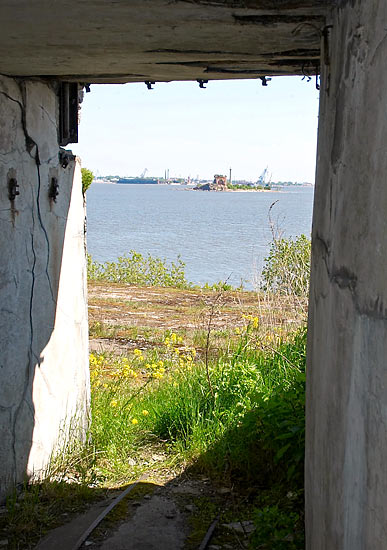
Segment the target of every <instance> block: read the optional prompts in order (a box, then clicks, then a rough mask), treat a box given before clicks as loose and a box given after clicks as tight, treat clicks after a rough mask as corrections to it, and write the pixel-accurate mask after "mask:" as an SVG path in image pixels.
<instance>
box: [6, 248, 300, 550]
mask: <svg viewBox="0 0 387 550" xmlns="http://www.w3.org/2000/svg"><path fill="white" fill-rule="evenodd" d="M135 263H136V265H137V267H138V266H139V265H140V266H143V265H145V264H143V261H142V259H141V258H140V259H139V258H137V259H136V261H135ZM92 266H93V264H90V263H89V271H90V269H92ZM116 267H117V266H116ZM116 267H114V266H111V268H109V270H108V273H110V274H111V273H113V274H114V273H116V272H117V270H116ZM164 267H165V266H164ZM127 268H128V266H127V264H125V268H123V273H124V274H125V273H126V274H128V272H129V271H128V269H127ZM141 269H142V268H141ZM141 269H140V272H141ZM118 271H119V270H118ZM135 271H136V273H138V270H137V268H136V270H135ZM177 271H178V270H177ZM279 272H280V273H283V269H282V267H281V266H280V267H278V265H274V267H273V270H272V272H271V275H272V278H271V281H274V283H275V285H276V286H278V280H279V279H278V276H277V273H279ZM100 275H101V272H100ZM110 277H111V280H110ZM136 277H137V275H136ZM170 277H171V274H170V273H169V275H167V276H166V278H164V283H165V284H162V285H161V286H157V285H156V283H155V281H156V279H152V281H153V282H150V281H149V279H148V280H147V284H148V285H149V286H146V287H145V286H142V284H144V281H142V283H140V282H139V279H138V277H137V278H136V284H135V285H133V284H132V285H129V284H128V283H127V281H125V282H124V283H123V282H122V277H121V275H120V276H117V275H114V276H113V275H109V276H108V277H105V275H103V276H102V275H101V276H96V275H95V276H94V277H93V280H91V281H89V321H90V345H91V350H92V352H91V355H90V374H91V390H92V403H91V424H90V430H89V433H88V437H87V443H86V444H82V445H81V444H78V443H77V442H76V441H73V442H72V443H71V445H69V446H68V448H67V449H64V450H63V452H62V453H61V454H60V455H58V456H56V457H55V458H54V459H53V462H52V465H51V468H50V472H48V476H47V480H45V481H44V482H43V483H42V484H36V485H33V486H27V485H26V486H25V487H24V489H23V490H22V492H21V494H19V495H18V494H17V493H16V492H15V493H14V494H13V495H11V496H10V498H9V499H8V503H7V508H8V513H7V515H5V514H3V515H0V540H1V539H3V540H8V541H9V544H8V547H9V548H10V549H13V548H20V549H22V548H33V547H34V544H35V543H36V541H37V540H38V538H39V536H40V535H41V534H43V533H44V532H45V531H46V530H47V529H48V528H49V527H52V526H54V525H56V524H60V523H62V522H64V521H65V520H66V518H69V517H71V515H72V514H74V513H77V512H78V511H79V510H81V509H82V508H83V507H84V506H85V505H86V504H87V503H88V502H89V501H91V500H94V499H95V498H100V497H101V496H102V495H104V494H106V493H107V492H109V491H112V490H114V489H115V488H117V487H121V486H123V485H125V484H127V483H128V482H130V481H131V480H134V479H137V478H138V477H139V475H140V474H141V473H142V472H144V471H146V472H148V473H149V474H150V475H151V477H152V479H153V480H156V481H157V480H162V479H167V478H168V479H172V478H174V479H177V478H178V477H179V476H180V475H189V476H194V477H195V476H204V477H205V478H206V479H207V478H208V479H210V480H211V482H212V483H214V484H215V485H216V486H218V487H223V488H226V489H227V491H229V492H231V491H232V494H233V499H234V500H233V501H237V503H238V506H239V507H241V508H243V514H244V516H243V517H247V518H249V519H250V520H252V521H254V524H255V526H256V530H255V532H254V534H253V535H252V537H251V542H250V544H251V548H257V549H267V550H269V549H270V550H271V549H273V550H301V548H303V547H304V546H303V545H304V542H303V539H304V535H303V455H304V393H305V392H304V390H305V388H304V386H305V338H306V331H305V328H304V325H305V315H306V305H305V301H306V300H305V296H304V295H303V294H304V293H299V294H301V295H296V294H295V293H292V292H288V291H286V292H285V293H281V292H275V293H271V292H265V293H256V292H245V291H241V290H239V291H236V290H230V289H228V290H227V289H225V288H224V287H222V285H221V286H220V287H219V288H217V289H216V290H214V289H210V288H208V287H207V288H201V289H200V288H192V286H191V285H189V283H187V285H186V283H185V282H183V281H185V276H184V274H182V273H180V275H179V276H178V281H180V282H179V283H178V284H176V285H175V286H177V287H178V288H175V287H173V285H172V286H171V284H172V283H171V279H170ZM268 280H269V279H268ZM120 281H121V282H120ZM158 281H159V284H160V279H158ZM153 283H155V284H153ZM170 283H171V284H170ZM297 288H299V287H297ZM160 483H162V482H161V481H160ZM227 494H228V493H227ZM234 504H235V502H234ZM195 505H196V506H197V508H198V509H200V510H201V511H202V512H201V513H202V514H203V516H207V515H208V513H207V512H206V510H207V511H208V507H207V505H208V506H210V508H211V510H214V511H215V508H216V506H218V505H216V506H215V505H214V503H205V502H204V503H203V500H202V501H201V502H197V503H196V504H195ZM214 506H215V508H214ZM222 507H223V508H224V509H223V512H222V514H223V516H224V518H228V519H225V521H230V520H233V517H232V514H231V512H230V498H228V501H227V503H223V504H222ZM212 513H213V512H211V514H212ZM223 516H222V517H223ZM238 517H239V516H238ZM207 519H208V518H205V517H201V516H200V514H199V515H198V517H197V518H196V522H197V524H198V525H199V524H200V525H205V520H207Z"/></svg>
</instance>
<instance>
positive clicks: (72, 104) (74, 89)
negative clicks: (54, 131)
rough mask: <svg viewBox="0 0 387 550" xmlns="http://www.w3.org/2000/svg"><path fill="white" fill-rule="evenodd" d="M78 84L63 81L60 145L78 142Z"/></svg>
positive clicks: (60, 100)
mask: <svg viewBox="0 0 387 550" xmlns="http://www.w3.org/2000/svg"><path fill="white" fill-rule="evenodd" d="M78 108H79V99H78V84H77V82H61V83H60V89H59V145H67V144H68V143H78Z"/></svg>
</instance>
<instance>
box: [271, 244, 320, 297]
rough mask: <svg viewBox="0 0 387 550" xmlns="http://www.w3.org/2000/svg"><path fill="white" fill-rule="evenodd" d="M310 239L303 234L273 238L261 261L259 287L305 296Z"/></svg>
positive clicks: (307, 285) (308, 270)
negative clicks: (262, 264)
mask: <svg viewBox="0 0 387 550" xmlns="http://www.w3.org/2000/svg"><path fill="white" fill-rule="evenodd" d="M310 252H311V241H310V239H308V238H307V237H306V236H305V235H299V236H298V237H296V238H295V239H293V238H284V237H274V238H273V241H272V244H271V247H270V251H269V254H268V256H267V257H266V258H265V260H264V267H263V270H262V279H261V290H263V291H264V292H274V293H279V294H286V295H294V296H307V294H308V291H309V278H310Z"/></svg>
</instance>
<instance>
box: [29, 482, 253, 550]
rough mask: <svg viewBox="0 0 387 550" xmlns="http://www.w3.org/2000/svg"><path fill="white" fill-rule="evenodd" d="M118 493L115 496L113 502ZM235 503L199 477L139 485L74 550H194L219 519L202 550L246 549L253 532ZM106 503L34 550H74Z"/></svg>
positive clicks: (222, 490)
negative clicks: (77, 549) (204, 548)
mask: <svg viewBox="0 0 387 550" xmlns="http://www.w3.org/2000/svg"><path fill="white" fill-rule="evenodd" d="M117 494H119V492H117V491H116V492H115V493H114V495H113V497H116V496H117ZM113 497H112V498H113ZM240 500H241V497H240V495H236V494H234V493H233V491H232V489H231V488H228V487H220V488H219V487H218V488H216V487H214V486H213V485H212V484H211V482H210V480H209V479H207V478H203V477H191V476H190V477H187V476H185V475H182V476H178V477H176V478H172V479H169V480H165V482H164V483H162V482H161V484H160V485H159V484H157V483H152V482H143V483H140V484H139V485H138V486H137V487H136V488H135V489H134V490H133V492H132V493H129V495H128V497H127V498H126V499H125V500H124V501H122V503H121V504H120V505H119V506H117V509H114V510H113V512H112V513H111V514H110V515H108V516H107V517H106V519H104V520H103V521H102V523H101V524H100V525H99V526H98V527H97V528H96V529H95V530H94V531H93V532H92V533H91V534H90V535H89V536H88V537H87V538H86V540H85V542H84V543H83V544H82V545H81V546H80V547H79V548H82V549H86V548H91V549H95V550H194V549H196V548H199V546H200V544H201V543H202V541H203V539H204V537H205V535H206V533H207V532H208V529H209V527H210V526H211V525H212V524H213V523H214V520H218V521H217V523H216V527H215V529H214V532H213V535H212V537H211V539H210V541H209V542H208V545H207V548H208V549H209V550H234V549H235V550H241V549H247V547H248V543H249V538H250V535H251V533H252V532H253V529H254V527H253V523H252V521H251V520H250V519H249V517H248V514H247V512H246V510H247V509H246V507H244V508H243V507H241V508H240V509H238V507H236V506H235V503H236V502H238V501H240ZM111 501H112V499H108V500H105V501H103V502H100V503H97V504H95V505H94V506H92V507H91V508H90V510H88V511H87V512H86V513H84V514H82V515H81V516H78V517H76V518H75V519H74V520H73V521H71V522H70V523H68V524H67V525H65V526H62V527H59V528H57V529H55V530H54V531H52V532H50V533H49V534H48V535H47V536H46V537H45V538H44V539H43V540H42V541H41V542H40V543H39V545H38V546H37V547H36V550H54V549H55V550H73V549H74V548H75V546H76V542H77V541H78V540H79V539H80V538H81V537H82V535H83V534H84V533H85V531H86V529H87V528H88V526H89V525H90V524H91V523H92V522H93V521H94V520H95V519H96V517H97V516H98V515H99V514H100V513H101V511H103V510H104V508H106V507H107V506H109V504H110V503H111ZM118 508H119V509H118ZM238 512H239V513H238ZM230 518H232V519H233V521H230Z"/></svg>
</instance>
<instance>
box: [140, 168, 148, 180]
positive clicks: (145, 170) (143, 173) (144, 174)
mask: <svg viewBox="0 0 387 550" xmlns="http://www.w3.org/2000/svg"><path fill="white" fill-rule="evenodd" d="M147 172H148V168H145V169H144V171H143V172H142V173H141V175H140V178H145V176H146V173H147Z"/></svg>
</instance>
